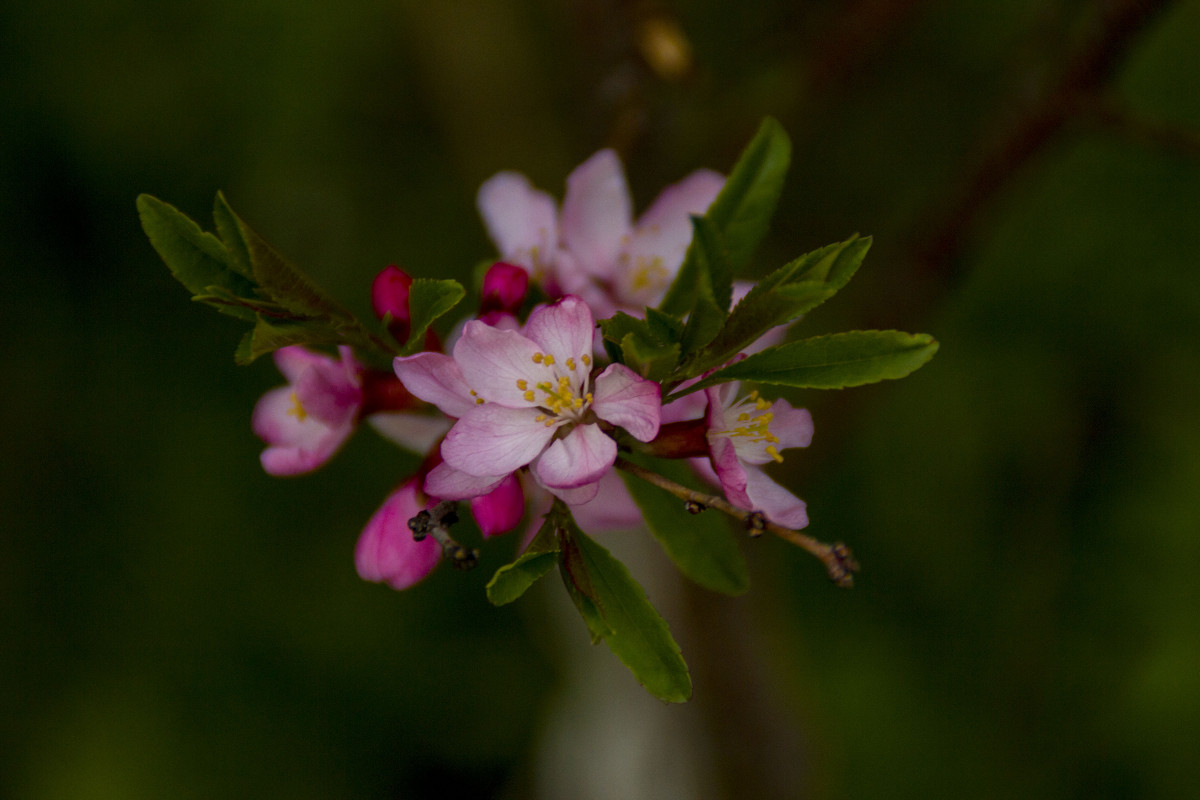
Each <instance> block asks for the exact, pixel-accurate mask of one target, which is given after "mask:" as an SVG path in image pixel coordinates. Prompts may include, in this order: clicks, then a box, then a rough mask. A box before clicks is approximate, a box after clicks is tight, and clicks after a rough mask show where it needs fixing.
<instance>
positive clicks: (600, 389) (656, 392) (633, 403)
mask: <svg viewBox="0 0 1200 800" xmlns="http://www.w3.org/2000/svg"><path fill="white" fill-rule="evenodd" d="M661 392H662V389H661V387H659V385H658V384H657V383H655V382H654V381H649V380H646V379H645V378H643V377H642V376H641V375H638V374H637V373H636V372H634V371H633V370H631V369H630V368H629V367H626V366H624V365H623V364H609V365H608V366H607V367H605V369H604V371H603V372H601V373H600V375H599V376H597V378H596V388H595V389H594V391H593V392H592V396H593V400H592V411H594V412H596V416H598V417H599V418H600V419H602V420H604V421H605V422H611V423H612V424H613V425H617V426H620V427H622V428H624V429H625V430H627V431H629V433H630V435H631V436H633V437H634V438H635V439H637V440H639V441H642V442H648V441H650V440H651V439H653V438H654V437H655V436H657V435H658V427H659V422H660V419H661V416H662V398H661V396H660V395H661Z"/></svg>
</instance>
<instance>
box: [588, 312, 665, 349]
mask: <svg viewBox="0 0 1200 800" xmlns="http://www.w3.org/2000/svg"><path fill="white" fill-rule="evenodd" d="M626 316H628V315H626ZM631 319H633V318H632V317H631ZM606 321H607V320H602V321H601V322H600V324H601V325H602V326H603V325H604V323H605V322H606ZM646 324H647V326H649V330H650V334H651V335H652V336H653V337H654V338H655V340H656V341H659V342H662V343H663V344H676V343H678V342H679V341H680V340H681V339H682V338H683V327H684V326H683V321H682V320H680V319H679V318H678V317H673V316H671V315H670V314H666V313H663V312H662V311H659V310H658V309H657V308H647V309H646Z"/></svg>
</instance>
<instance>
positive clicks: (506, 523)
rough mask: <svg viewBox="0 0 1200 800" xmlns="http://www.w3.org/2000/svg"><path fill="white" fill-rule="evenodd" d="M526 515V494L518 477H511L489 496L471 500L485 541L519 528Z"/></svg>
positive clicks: (479, 496) (472, 510) (474, 514)
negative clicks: (522, 518)
mask: <svg viewBox="0 0 1200 800" xmlns="http://www.w3.org/2000/svg"><path fill="white" fill-rule="evenodd" d="M524 515H525V492H524V491H523V490H522V489H521V483H520V481H518V480H517V476H516V475H509V476H508V477H507V478H505V479H504V480H503V481H501V482H500V485H499V486H497V487H496V488H495V489H493V490H492V491H490V492H488V493H487V494H482V495H478V496H477V497H472V498H471V516H473V517H474V518H475V523H476V524H477V525H478V526H479V530H480V531H481V532H482V533H483V536H484V538H485V539H488V538H491V537H492V536H497V535H499V534H501V533H507V532H508V531H511V530H512V529H513V528H515V527H517V523H519V522H520V521H521V517H522V516H524Z"/></svg>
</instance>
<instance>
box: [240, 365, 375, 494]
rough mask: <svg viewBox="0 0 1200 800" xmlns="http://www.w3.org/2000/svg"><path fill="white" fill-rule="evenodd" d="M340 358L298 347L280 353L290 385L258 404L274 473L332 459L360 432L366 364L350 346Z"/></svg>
mask: <svg viewBox="0 0 1200 800" xmlns="http://www.w3.org/2000/svg"><path fill="white" fill-rule="evenodd" d="M338 353H339V355H340V358H332V357H330V356H327V355H322V354H321V353H314V352H312V351H311V350H306V349H305V348H303V347H300V346H298V345H294V346H291V347H284V348H281V349H279V350H276V351H275V365H276V366H277V367H279V371H280V372H282V373H283V376H284V377H285V378H287V381H288V385H287V386H281V387H279V388H278V389H272V390H271V391H269V392H267V393H266V394H265V395H263V397H262V399H260V400H259V401H258V405H256V406H255V407H254V415H253V417H252V420H251V424H252V426H253V428H254V432H255V433H256V434H258V436H259V437H260V438H261V439H263V440H264V441H266V443H267V445H268V446H267V449H266V450H264V451H263V453H262V465H263V469H265V470H266V471H267V472H268V473H270V474H271V475H299V474H301V473H304V472H309V471H311V470H314V469H316V468H317V467H319V466H321V465H322V464H324V463H325V462H326V461H328V460H329V458H330V457H331V456H333V454H334V453H335V452H337V450H338V448H340V447H341V446H342V444H343V443H344V442H345V441H346V439H348V438H349V437H350V434H351V433H353V432H354V428H355V425H356V424H357V421H358V414H359V410H360V409H361V407H362V400H363V393H362V367H361V365H359V363H358V362H357V361H356V360H355V359H354V355H353V353H352V352H351V350H350V348H349V347H339V348H338Z"/></svg>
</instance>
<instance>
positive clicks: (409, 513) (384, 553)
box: [354, 481, 442, 589]
mask: <svg viewBox="0 0 1200 800" xmlns="http://www.w3.org/2000/svg"><path fill="white" fill-rule="evenodd" d="M422 510H423V509H422V508H421V504H420V502H419V501H418V499H417V490H416V481H409V482H407V483H405V484H404V485H403V486H401V487H400V488H399V489H397V490H396V491H395V492H393V493H392V494H391V495H389V496H388V498H387V499H386V500H384V501H383V505H382V506H380V507H379V510H378V511H376V512H375V514H374V515H373V516H372V517H371V519H370V520H369V521H368V522H367V525H366V527H365V528H363V532H362V535H361V536H359V537H358V544H357V545H356V546H355V548H354V566H355V567H356V568H357V569H358V574H359V576H361V577H362V578H363V580H368V581H373V582H376V583H387V584H388V585H389V586H391V587H392V588H393V589H407V588H408V587H409V586H412V585H413V584H414V583H416V582H417V581H419V580H421V579H422V578H424V577H425V576H426V575H428V574H429V573H430V572H432V571H433V568H434V567H435V566H437V562H438V560H439V559H440V558H441V555H442V552H441V548H440V547H439V546H438V543H437V542H436V541H435V540H434V539H433V537H429V538H427V539H425V540H424V541H420V542H415V541H413V536H412V531H411V530H409V527H408V521H409V520H410V519H412V518H413V517H415V516H416V515H417V514H419V513H420V512H421V511H422Z"/></svg>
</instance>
